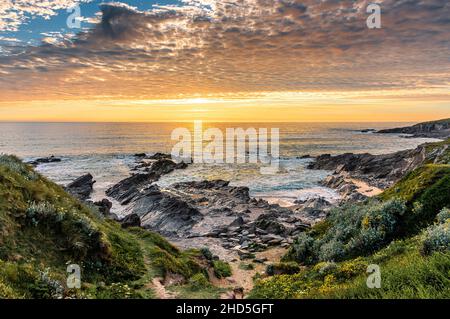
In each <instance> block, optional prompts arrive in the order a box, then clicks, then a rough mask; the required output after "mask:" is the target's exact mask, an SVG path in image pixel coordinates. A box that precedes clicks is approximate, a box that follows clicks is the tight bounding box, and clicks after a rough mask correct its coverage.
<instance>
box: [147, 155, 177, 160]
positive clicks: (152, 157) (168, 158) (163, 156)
mask: <svg viewBox="0 0 450 319" xmlns="http://www.w3.org/2000/svg"><path fill="white" fill-rule="evenodd" d="M147 158H148V159H151V160H170V159H172V155H170V154H164V153H156V154H153V155H150V156H147Z"/></svg>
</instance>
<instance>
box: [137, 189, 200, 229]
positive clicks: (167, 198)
mask: <svg viewBox="0 0 450 319" xmlns="http://www.w3.org/2000/svg"><path fill="white" fill-rule="evenodd" d="M130 205H131V206H130V207H129V208H128V210H129V211H131V212H133V213H135V214H137V215H138V216H140V217H141V221H142V227H144V228H147V229H151V230H155V231H158V232H160V233H162V234H165V235H167V236H173V235H175V236H179V237H180V236H183V235H185V234H186V233H187V232H188V231H189V230H190V229H191V228H192V226H193V225H194V224H195V223H197V222H198V221H200V220H201V219H202V218H203V216H202V214H201V213H200V212H199V211H198V210H197V209H196V208H195V207H193V206H191V205H190V204H189V203H187V202H186V201H184V200H183V199H182V198H180V197H177V196H174V195H172V194H170V193H166V192H161V190H160V189H159V187H158V186H157V185H150V186H148V187H146V188H144V189H142V190H141V191H140V192H139V193H138V194H137V195H136V197H135V198H134V199H133V202H132V203H131V204H130Z"/></svg>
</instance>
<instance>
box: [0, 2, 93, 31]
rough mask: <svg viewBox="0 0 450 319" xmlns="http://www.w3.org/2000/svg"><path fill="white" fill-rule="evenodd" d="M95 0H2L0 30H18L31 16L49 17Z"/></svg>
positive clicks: (0, 5) (0, 4)
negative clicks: (62, 10) (59, 11)
mask: <svg viewBox="0 0 450 319" xmlns="http://www.w3.org/2000/svg"><path fill="white" fill-rule="evenodd" d="M91 1H93V0H51V1H42V0H2V2H1V3H0V32H3V31H18V30H19V27H20V26H21V25H22V24H23V23H25V22H26V21H27V20H29V18H30V17H42V18H44V19H49V18H50V17H52V16H55V15H56V14H57V11H58V10H61V9H66V8H71V7H73V6H75V5H77V4H80V3H86V2H91Z"/></svg>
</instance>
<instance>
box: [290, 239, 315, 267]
mask: <svg viewBox="0 0 450 319" xmlns="http://www.w3.org/2000/svg"><path fill="white" fill-rule="evenodd" d="M282 260H283V261H289V260H294V261H297V262H300V263H304V264H307V265H308V264H313V263H314V262H315V256H314V238H312V237H310V236H309V235H308V234H306V233H300V235H299V236H298V237H297V238H296V239H295V241H294V243H293V244H292V246H291V247H290V249H289V251H288V253H287V255H286V256H284V257H283V259H282Z"/></svg>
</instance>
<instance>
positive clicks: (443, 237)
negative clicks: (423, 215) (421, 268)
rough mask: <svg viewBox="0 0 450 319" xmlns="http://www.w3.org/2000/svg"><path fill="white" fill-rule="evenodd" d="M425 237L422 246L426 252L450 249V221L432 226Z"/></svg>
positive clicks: (427, 253)
mask: <svg viewBox="0 0 450 319" xmlns="http://www.w3.org/2000/svg"><path fill="white" fill-rule="evenodd" d="M424 237H425V238H424V240H423V246H422V251H423V253H424V254H426V255H429V254H431V253H432V252H435V251H440V252H446V251H450V221H447V222H445V223H441V224H436V225H433V226H430V227H429V228H428V229H427V231H426V232H425V236H424Z"/></svg>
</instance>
